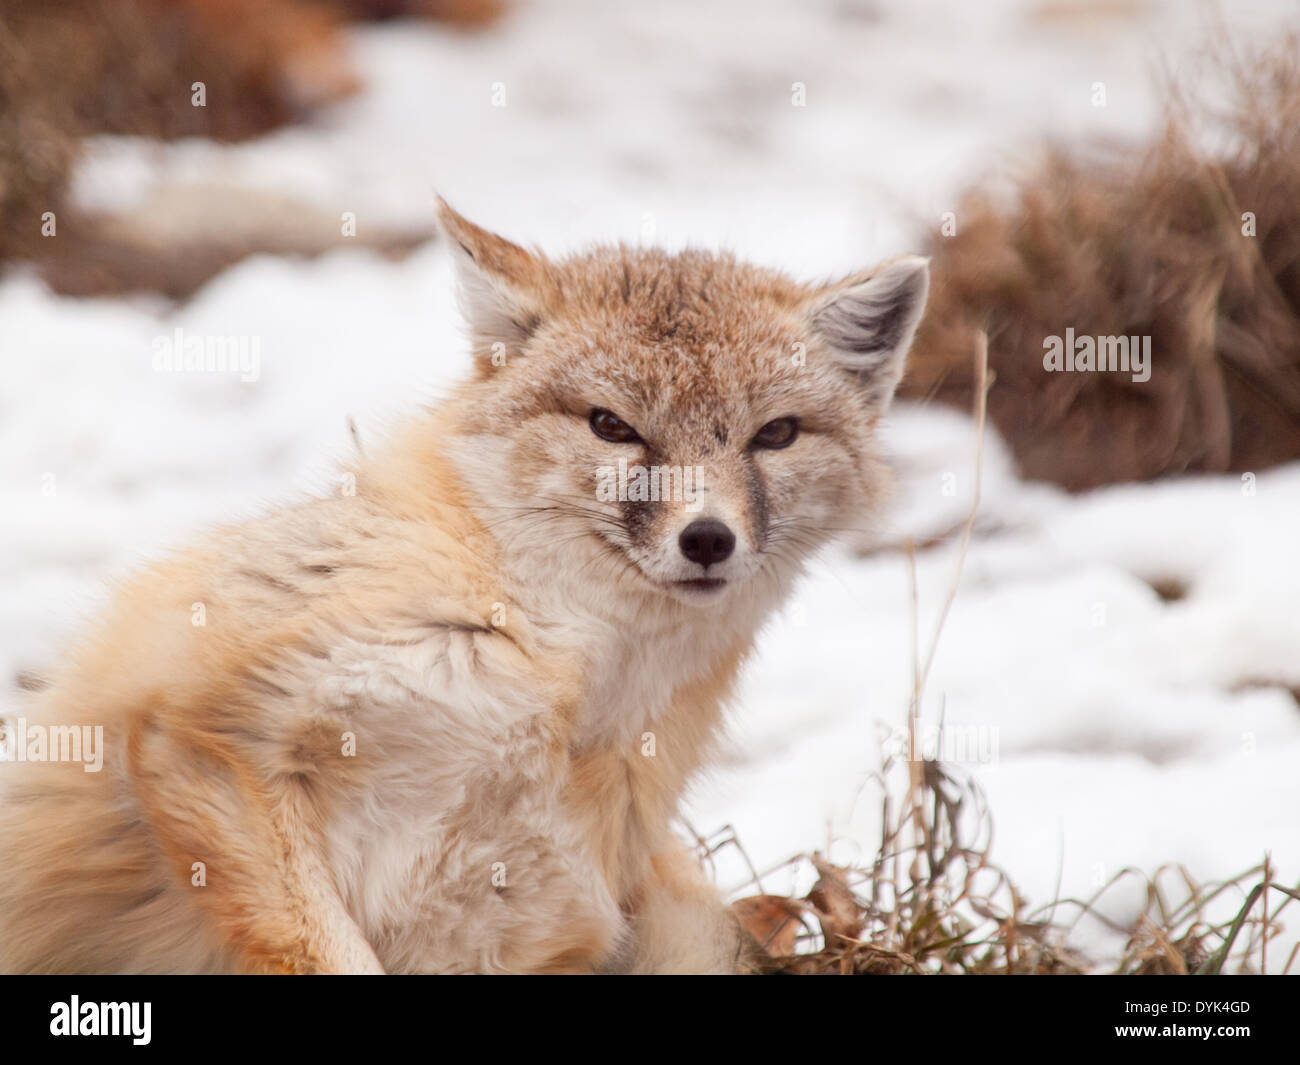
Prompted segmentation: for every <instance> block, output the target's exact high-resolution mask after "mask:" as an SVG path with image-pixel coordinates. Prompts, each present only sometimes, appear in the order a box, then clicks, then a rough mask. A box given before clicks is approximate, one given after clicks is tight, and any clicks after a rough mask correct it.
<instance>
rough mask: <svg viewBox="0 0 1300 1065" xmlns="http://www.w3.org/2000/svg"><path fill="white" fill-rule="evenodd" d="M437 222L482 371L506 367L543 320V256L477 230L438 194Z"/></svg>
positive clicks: (544, 303) (477, 228)
mask: <svg viewBox="0 0 1300 1065" xmlns="http://www.w3.org/2000/svg"><path fill="white" fill-rule="evenodd" d="M438 222H439V224H440V226H441V227H442V232H443V234H444V235H445V236H446V238H447V243H448V244H449V245H450V246H451V251H452V257H453V259H454V261H455V263H456V279H457V285H458V290H459V298H460V307H461V313H462V314H464V315H465V320H466V321H467V322H468V323H469V328H470V334H471V338H472V342H473V350H474V357H475V360H476V361H477V362H478V363H479V366H480V368H481V369H484V370H490V369H491V368H492V367H497V366H501V365H504V363H505V360H506V358H507V357H508V356H513V355H516V354H518V352H519V349H520V348H522V347H523V345H524V343H525V342H526V341H527V340H528V338H529V337H530V336H531V335H532V334H533V332H534V331H535V330H536V329H537V326H538V325H539V324H540V323H541V320H542V315H543V311H544V310H545V305H546V300H545V293H546V260H545V258H544V257H543V256H542V255H541V254H540V253H537V254H534V253H532V252H529V251H525V250H524V249H523V248H521V247H519V245H517V244H512V243H511V242H510V241H508V240H506V239H505V238H504V237H498V236H497V235H496V234H495V233H489V232H488V231H487V230H486V229H481V228H480V227H479V226H476V225H475V224H474V223H473V222H471V221H469V219H467V218H464V217H463V216H461V215H459V214H457V213H456V212H455V211H454V210H452V209H451V207H450V206H449V205H448V204H447V201H446V200H444V199H443V198H442V197H441V196H440V197H438Z"/></svg>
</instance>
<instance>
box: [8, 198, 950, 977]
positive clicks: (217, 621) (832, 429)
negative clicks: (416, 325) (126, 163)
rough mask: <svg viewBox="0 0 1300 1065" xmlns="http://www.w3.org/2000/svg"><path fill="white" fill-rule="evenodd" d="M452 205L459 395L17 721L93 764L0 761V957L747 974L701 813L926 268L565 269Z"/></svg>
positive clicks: (191, 586) (862, 477)
mask: <svg viewBox="0 0 1300 1065" xmlns="http://www.w3.org/2000/svg"><path fill="white" fill-rule="evenodd" d="M436 211H437V217H438V220H439V223H440V229H441V232H442V234H443V235H444V239H445V244H446V246H447V248H448V250H449V253H450V254H451V256H452V257H453V258H454V260H455V278H456V284H457V289H458V297H459V304H460V308H461V312H462V315H463V317H464V319H465V322H466V331H467V345H466V346H467V348H468V355H469V358H468V360H467V361H468V363H469V367H470V369H469V370H468V372H467V373H466V375H465V377H464V379H463V380H461V381H460V382H458V383H457V384H455V385H454V386H452V387H451V388H449V389H448V390H447V391H446V394H445V395H444V396H443V397H442V398H440V399H437V400H436V401H432V402H430V403H429V404H428V405H426V406H422V407H420V408H419V409H418V410H417V411H415V412H413V413H411V414H410V415H408V416H406V417H404V418H403V419H401V420H399V421H398V423H397V424H396V425H394V426H393V427H392V428H391V429H390V430H388V431H387V432H386V433H385V434H384V435H383V436H382V439H380V440H379V441H378V442H377V443H376V442H374V441H366V442H365V445H364V446H363V447H361V448H359V449H358V454H356V455H355V456H354V457H352V458H351V459H349V460H347V461H345V462H343V463H341V469H342V471H343V472H342V473H341V474H340V482H339V483H340V485H341V486H342V487H341V488H339V489H338V490H335V491H328V492H321V493H320V494H319V495H318V496H316V497H311V498H305V499H301V500H299V501H296V502H291V503H288V504H285V505H282V506H278V507H275V508H271V509H269V510H268V511H267V513H265V514H264V515H263V516H260V517H256V518H254V519H253V520H251V521H247V522H244V523H242V524H238V525H232V526H228V527H222V528H218V529H216V530H215V531H213V532H211V533H209V534H206V535H204V536H203V537H202V538H199V539H197V540H196V541H194V542H193V543H192V544H191V545H190V546H188V547H186V548H184V549H183V550H179V551H177V552H176V553H174V554H171V555H168V556H165V557H163V558H162V560H161V561H158V562H156V563H154V564H152V565H150V566H149V567H147V568H145V569H144V570H143V571H142V572H140V573H139V574H138V575H136V576H133V577H130V578H128V579H127V580H126V581H124V582H123V583H122V584H121V585H120V586H119V587H117V588H116V589H115V590H114V593H113V595H112V596H111V601H110V603H109V605H108V607H107V609H106V611H105V613H104V614H103V615H102V617H101V618H100V619H99V620H98V621H97V622H96V623H95V624H93V625H91V626H90V627H89V628H88V629H87V630H86V631H85V632H84V633H83V634H81V635H80V636H79V637H78V638H77V639H76V641H75V642H74V643H73V644H72V645H71V646H70V647H69V649H68V650H67V651H66V653H64V654H62V655H61V656H60V657H59V659H58V660H57V662H56V663H55V664H54V666H53V668H52V669H51V670H50V671H49V673H48V683H47V685H46V686H45V687H44V688H43V689H42V690H39V691H34V692H31V693H30V694H29V695H28V696H27V697H26V699H27V702H26V705H25V706H24V711H23V714H24V721H25V724H24V727H25V728H27V729H29V730H30V729H33V728H36V727H45V728H63V729H76V728H78V727H82V728H96V729H100V728H102V742H101V743H100V745H99V746H100V748H102V749H101V750H99V751H98V752H97V755H96V757H97V759H102V764H101V765H100V766H98V771H95V772H91V771H87V770H88V769H90V768H92V767H90V766H88V765H85V764H78V763H77V762H75V761H73V760H71V759H55V758H49V757H46V758H42V757H29V758H26V759H17V758H13V757H10V758H8V759H6V760H5V761H4V762H0V970H4V971H6V972H21V973H283V974H324V973H335V974H344V973H348V974H358V973H361V974H402V973H446V974H453V973H529V974H560V973H569V974H582V973H586V974H618V973H624V974H631V973H642V974H652V973H653V974H674V973H720V974H739V973H747V972H753V971H755V969H756V968H757V966H758V959H759V957H760V956H761V951H759V950H758V948H757V945H756V944H755V942H754V941H753V940H752V939H751V938H750V937H749V936H748V935H747V934H746V933H745V932H744V930H743V928H742V927H741V925H740V924H739V922H738V921H737V919H736V917H735V916H734V913H733V911H732V910H731V908H730V907H729V906H728V905H727V904H726V902H725V900H724V897H723V895H722V893H721V892H720V891H719V889H718V888H717V887H715V886H714V884H713V883H712V882H711V878H710V877H709V876H708V875H707V873H706V871H705V869H704V868H703V866H702V865H701V863H700V861H699V860H698V858H697V857H696V855H695V854H694V853H693V851H692V848H691V846H690V844H689V843H688V842H687V838H686V834H685V833H684V831H683V828H682V823H681V813H680V808H681V805H682V803H683V801H684V799H685V797H686V796H687V794H688V791H689V787H690V786H691V784H692V783H693V782H694V781H696V780H697V779H698V778H699V776H700V775H701V774H702V773H705V772H707V769H708V767H709V765H710V763H711V761H712V760H714V759H716V757H717V755H718V753H719V750H720V747H721V745H722V743H723V741H724V738H725V724H726V722H725V715H727V714H728V712H729V708H730V707H731V705H732V703H733V702H734V693H735V690H736V685H737V678H738V676H739V675H740V673H741V671H742V667H743V665H744V663H745V662H746V661H747V660H748V658H749V657H750V656H751V653H752V650H753V647H754V643H755V638H756V635H757V633H758V632H759V630H760V629H761V627H762V626H763V625H764V624H765V622H766V621H767V620H768V619H770V618H771V617H772V616H773V614H774V612H775V611H777V610H778V609H779V607H780V606H781V604H782V603H783V602H784V601H785V600H786V599H787V598H788V596H789V594H790V591H791V589H792V587H793V586H794V584H795V582H796V581H797V580H798V578H799V576H800V574H801V573H802V572H803V571H804V570H805V569H806V567H807V565H808V563H809V562H810V560H811V559H812V558H813V557H814V555H816V554H817V552H818V551H820V550H821V549H822V547H823V546H824V545H826V544H828V543H829V542H830V540H831V539H833V538H834V536H835V534H836V532H837V531H840V530H842V529H844V528H846V527H852V526H853V525H854V524H855V523H856V522H859V521H863V520H870V516H871V515H872V514H874V513H875V512H876V511H878V510H879V508H880V507H881V506H882V501H883V500H884V499H885V497H886V493H887V490H888V484H889V477H888V468H887V463H886V462H885V459H884V457H883V456H882V455H881V453H880V452H881V447H880V444H879V443H878V436H879V432H878V430H879V426H880V423H881V420H882V418H883V417H884V415H885V413H886V411H887V410H888V407H889V404H890V401H891V398H892V396H893V393H894V391H895V388H896V387H897V385H898V382H899V379H900V377H901V376H902V374H903V369H904V364H905V361H906V355H907V351H908V348H909V347H910V345H911V342H912V337H913V335H914V333H915V331H916V328H917V325H918V322H919V321H920V318H921V316H922V314H923V311H924V306H925V301H926V297H927V293H928V288H929V267H928V260H926V259H924V258H921V257H918V256H903V257H899V258H896V259H891V260H888V261H886V262H884V263H882V264H880V265H878V266H876V267H874V268H870V269H867V270H864V271H861V272H859V273H857V274H853V275H849V276H846V277H840V278H838V279H836V280H829V281H819V282H807V283H806V282H801V281H796V280H793V279H792V278H790V277H789V276H787V275H786V274H784V273H781V272H778V271H777V270H775V269H769V268H767V267H762V266H758V265H754V264H752V263H749V262H747V261H745V260H743V259H740V258H737V257H736V256H735V255H734V254H731V253H728V252H725V251H715V250H704V249H699V248H692V247H688V248H686V249H685V250H678V251H673V252H670V251H667V250H663V249H658V248H652V247H647V246H641V245H635V246H632V245H625V244H614V243H606V244H595V245H589V246H587V247H586V248H585V249H583V250H579V251H576V252H572V253H570V254H568V255H566V256H565V257H562V258H553V257H548V256H547V255H546V254H545V253H544V252H543V251H542V250H540V249H537V248H534V249H532V250H528V249H525V248H524V247H523V246H521V245H518V244H515V243H513V242H511V241H509V240H507V239H506V238H504V237H502V236H499V235H497V234H495V233H493V232H491V231H489V230H486V229H483V228H481V227H479V226H478V225H476V224H474V223H472V222H470V221H469V220H468V219H466V218H465V217H463V216H462V215H460V214H459V213H457V212H456V211H455V210H453V209H452V208H451V207H450V206H449V205H448V204H447V203H446V202H445V201H443V200H442V199H441V198H439V200H438V201H437V207H436ZM654 469H659V470H678V471H691V473H690V476H685V475H681V476H677V477H665V478H663V479H661V480H660V481H658V482H656V481H655V480H654V479H647V478H644V477H641V476H639V475H638V471H643V470H654ZM611 470H619V471H631V472H630V473H629V474H628V476H625V477H623V476H621V473H620V478H621V479H620V478H614V481H611V479H610V471H611ZM614 482H618V483H614ZM656 483H657V484H658V486H659V487H660V489H661V490H660V491H659V492H655V491H653V490H652V489H654V488H655V487H656ZM665 484H667V485H668V489H669V490H667V491H663V490H662V487H663V485H665ZM656 495H657V496H658V498H653V497H654V496H656ZM12 728H13V726H12V722H11V731H12ZM11 753H12V752H11Z"/></svg>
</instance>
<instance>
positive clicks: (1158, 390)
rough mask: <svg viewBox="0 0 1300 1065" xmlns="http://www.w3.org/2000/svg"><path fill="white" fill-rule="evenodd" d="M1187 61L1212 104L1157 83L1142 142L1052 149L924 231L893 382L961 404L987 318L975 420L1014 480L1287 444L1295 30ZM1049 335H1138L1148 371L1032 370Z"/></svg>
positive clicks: (1184, 466) (1295, 172)
mask: <svg viewBox="0 0 1300 1065" xmlns="http://www.w3.org/2000/svg"><path fill="white" fill-rule="evenodd" d="M1226 40H1227V39H1226V38H1225V42H1226ZM1204 64H1205V67H1204V69H1202V70H1200V71H1198V72H1197V73H1198V78H1199V79H1200V81H1202V82H1217V83H1221V84H1226V85H1227V87H1228V90H1229V94H1228V103H1227V104H1226V106H1224V107H1222V108H1217V109H1216V108H1212V107H1211V106H1210V104H1209V103H1207V102H1206V99H1205V96H1207V95H1208V94H1205V93H1201V92H1197V91H1191V90H1188V89H1186V88H1180V87H1178V86H1177V85H1171V87H1170V89H1169V102H1168V111H1167V117H1166V121H1165V123H1164V129H1163V134H1162V135H1161V136H1160V137H1159V138H1158V139H1157V140H1156V141H1155V142H1154V143H1152V144H1150V145H1147V146H1145V147H1141V148H1139V149H1137V150H1134V149H1132V148H1122V147H1117V146H1114V145H1093V146H1091V147H1089V148H1085V149H1080V150H1069V151H1067V150H1065V149H1062V148H1052V149H1051V150H1049V151H1048V152H1047V153H1046V155H1045V158H1043V159H1042V161H1041V162H1040V163H1039V164H1038V165H1037V166H1035V167H1034V168H1033V169H1032V170H1031V172H1030V173H1028V174H1027V175H1026V176H1024V177H1023V178H1022V179H1021V180H1020V181H1019V182H1018V183H1017V186H1016V191H1015V194H1014V196H1013V197H1012V199H1011V201H1010V202H1009V203H1008V202H1003V201H1002V200H999V198H997V197H996V196H994V195H991V194H988V193H985V192H982V191H979V190H976V191H974V192H972V193H970V194H969V195H968V196H967V197H966V198H965V200H964V202H963V203H961V204H960V206H959V208H958V210H957V212H956V218H957V232H956V234H955V235H953V236H948V237H942V236H939V237H935V238H934V239H933V240H932V242H931V244H932V246H931V248H930V251H931V254H932V255H933V272H934V288H933V293H932V296H931V302H930V307H929V310H928V311H927V314H926V318H925V321H924V323H923V324H922V328H921V331H920V334H919V336H918V338H917V342H916V344H915V346H914V349H913V354H912V357H911V368H910V370H909V375H908V378H907V379H906V380H905V382H904V384H903V389H902V392H903V394H904V395H906V396H909V397H911V398H914V399H916V398H935V399H938V400H940V401H942V402H945V403H950V404H953V405H956V406H959V407H962V408H968V407H969V404H970V402H971V398H972V395H973V391H974V387H975V382H974V380H973V378H972V376H971V373H970V369H969V359H968V352H969V350H970V343H971V337H972V335H973V334H974V333H975V331H976V330H979V329H983V330H985V331H986V332H987V333H988V335H989V337H990V339H991V341H992V342H993V347H994V351H995V352H996V357H995V358H994V361H993V364H992V366H993V370H994V371H995V372H996V374H997V377H998V381H999V385H998V388H997V389H996V390H995V391H994V393H993V394H992V395H991V396H990V399H989V416H990V418H991V419H992V421H993V423H994V424H995V425H996V426H997V428H998V430H999V431H1000V432H1001V433H1002V435H1003V436H1004V437H1005V438H1006V440H1007V441H1008V443H1009V444H1010V446H1011V447H1012V449H1013V450H1014V452H1015V454H1016V456H1017V458H1018V459H1019V462H1020V464H1021V467H1022V469H1023V471H1024V472H1025V473H1026V474H1027V475H1028V476H1030V477H1033V478H1038V479H1043V480H1049V481H1054V482H1056V483H1058V484H1061V485H1064V486H1065V487H1067V488H1069V489H1086V488H1090V487H1093V486H1095V485H1099V484H1104V483H1108V482H1117V481H1134V480H1144V479H1148V478H1152V477H1156V476H1159V475H1163V474H1176V473H1181V472H1184V471H1226V470H1233V471H1247V470H1250V471H1254V470H1259V469H1262V468H1265V467H1267V466H1270V465H1273V464H1276V463H1279V462H1282V461H1285V460H1288V459H1292V458H1296V457H1298V456H1300V33H1296V34H1292V35H1291V36H1289V37H1287V38H1285V39H1284V40H1278V41H1275V42H1274V43H1272V44H1271V45H1269V46H1267V47H1265V48H1262V49H1259V50H1255V51H1238V50H1236V49H1235V48H1234V47H1233V46H1231V44H1229V43H1223V44H1220V45H1218V46H1217V47H1216V48H1215V49H1214V50H1213V51H1212V52H1211V53H1210V54H1209V55H1208V56H1207V57H1206V58H1205V60H1204ZM1211 144H1213V145H1216V147H1214V148H1210V147H1207V145H1211ZM1248 214H1249V217H1246V218H1245V220H1243V217H1244V216H1247V215H1248ZM1252 218H1253V223H1252V222H1251V219H1252ZM1252 224H1253V226H1254V235H1247V232H1243V229H1245V230H1247V231H1249V229H1250V226H1251V225H1252ZM1067 327H1072V328H1073V329H1074V331H1075V334H1076V335H1077V336H1084V335H1086V336H1093V337H1098V336H1107V337H1109V336H1116V337H1120V336H1122V337H1140V336H1149V337H1150V338H1151V377H1150V380H1149V381H1146V382H1138V381H1134V380H1132V377H1131V375H1130V374H1125V373H1116V372H1107V373H1099V372H1091V373H1088V372H1075V373H1048V372H1045V371H1044V368H1043V355H1044V338H1045V337H1048V336H1062V335H1064V333H1065V330H1066V328H1067Z"/></svg>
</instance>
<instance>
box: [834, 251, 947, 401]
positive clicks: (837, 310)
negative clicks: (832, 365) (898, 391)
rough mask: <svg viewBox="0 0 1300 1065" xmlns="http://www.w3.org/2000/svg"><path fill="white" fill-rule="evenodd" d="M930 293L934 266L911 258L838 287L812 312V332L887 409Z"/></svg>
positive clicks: (842, 283)
mask: <svg viewBox="0 0 1300 1065" xmlns="http://www.w3.org/2000/svg"><path fill="white" fill-rule="evenodd" d="M929 291H930V261H929V260H928V259H923V258H921V257H920V256H918V255H908V256H904V257H903V258H901V259H893V260H891V261H890V262H887V263H884V264H883V265H881V266H879V267H877V268H876V270H875V271H873V272H872V273H871V274H869V275H867V276H866V277H857V278H850V279H849V280H847V281H843V282H841V283H839V284H838V285H835V286H833V287H832V288H831V289H830V290H829V291H828V292H825V293H823V294H822V295H821V297H820V298H819V299H817V300H816V302H815V303H814V304H813V306H812V308H811V312H810V315H809V319H810V322H811V325H812V328H813V330H814V332H816V333H817V335H818V336H820V337H821V339H822V340H823V341H825V343H826V344H827V346H828V347H829V349H830V354H831V358H833V359H834V360H835V361H836V362H837V363H838V364H839V365H841V366H843V367H844V368H845V369H848V370H852V371H853V372H854V373H856V374H857V375H858V376H859V377H860V378H862V381H863V383H864V385H865V386H866V387H867V388H868V389H869V390H870V393H871V398H872V401H873V402H874V403H877V404H878V405H879V406H880V407H881V408H882V409H883V408H884V406H885V405H886V404H888V403H889V400H890V398H891V397H892V396H893V394H894V389H895V388H896V387H897V386H898V382H899V380H900V379H901V378H902V376H903V363H904V361H905V360H906V358H907V349H908V348H909V347H910V346H911V344H912V337H913V336H914V335H915V333H916V327H917V325H918V324H919V323H920V321H921V314H922V313H923V312H924V310H925V298H926V296H927V295H928V293H929Z"/></svg>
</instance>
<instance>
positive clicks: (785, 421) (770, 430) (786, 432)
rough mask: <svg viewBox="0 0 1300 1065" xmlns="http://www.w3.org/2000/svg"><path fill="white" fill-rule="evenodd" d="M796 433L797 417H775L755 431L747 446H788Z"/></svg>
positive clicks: (797, 431) (774, 447)
mask: <svg viewBox="0 0 1300 1065" xmlns="http://www.w3.org/2000/svg"><path fill="white" fill-rule="evenodd" d="M798 435H799V419H798V418H777V419H776V420H775V421H771V422H768V423H767V424H766V425H765V426H763V428H761V429H760V430H759V431H758V432H757V433H755V434H754V439H753V440H751V441H750V443H749V446H750V447H761V448H769V449H772V450H776V449H777V448H783V447H789V446H790V445H791V444H793V443H794V438H795V437H796V436H798Z"/></svg>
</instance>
